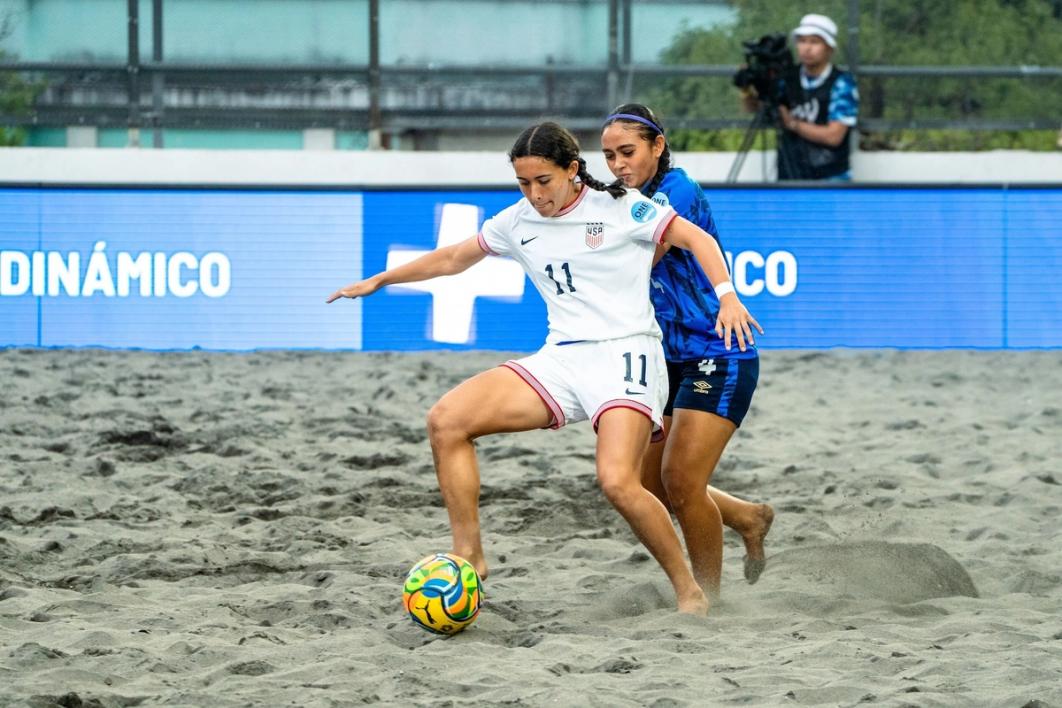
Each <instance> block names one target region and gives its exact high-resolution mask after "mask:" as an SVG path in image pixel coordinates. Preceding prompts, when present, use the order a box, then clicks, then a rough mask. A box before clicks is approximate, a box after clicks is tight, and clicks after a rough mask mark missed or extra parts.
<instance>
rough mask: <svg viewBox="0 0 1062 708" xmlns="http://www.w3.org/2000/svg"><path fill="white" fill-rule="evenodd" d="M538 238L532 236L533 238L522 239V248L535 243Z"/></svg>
mask: <svg viewBox="0 0 1062 708" xmlns="http://www.w3.org/2000/svg"><path fill="white" fill-rule="evenodd" d="M536 238H538V236H532V237H531V238H522V239H520V245H521V246H526V245H527V244H529V243H531V242H532V241H534V240H535V239H536Z"/></svg>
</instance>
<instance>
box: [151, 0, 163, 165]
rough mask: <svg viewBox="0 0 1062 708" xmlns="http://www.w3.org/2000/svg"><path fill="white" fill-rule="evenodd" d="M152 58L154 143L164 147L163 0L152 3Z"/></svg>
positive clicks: (155, 145)
mask: <svg viewBox="0 0 1062 708" xmlns="http://www.w3.org/2000/svg"><path fill="white" fill-rule="evenodd" d="M151 59H152V62H153V63H154V64H155V70H154V71H153V72H152V74H151V112H152V116H151V124H152V126H153V127H154V131H153V132H154V135H152V145H153V146H154V147H156V148H161V147H163V140H162V110H163V106H162V88H163V87H162V84H163V81H164V80H165V76H164V75H163V73H162V68H161V66H160V64H162V0H153V1H152V5H151Z"/></svg>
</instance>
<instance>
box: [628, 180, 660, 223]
mask: <svg viewBox="0 0 1062 708" xmlns="http://www.w3.org/2000/svg"><path fill="white" fill-rule="evenodd" d="M617 201H618V202H620V206H621V208H622V210H623V212H624V215H625V217H626V218H627V220H628V221H634V222H636V223H639V224H644V223H646V222H647V221H651V220H652V219H653V218H655V217H656V215H657V214H658V213H659V212H660V209H661V206H660V205H659V204H654V203H653V201H652V200H651V199H649V198H648V197H646V196H645V195H644V194H642V193H641V192H639V191H638V190H637V189H628V190H627V193H626V194H624V195H623V196H622V197H620V198H619V199H618V200H617Z"/></svg>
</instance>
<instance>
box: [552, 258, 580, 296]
mask: <svg viewBox="0 0 1062 708" xmlns="http://www.w3.org/2000/svg"><path fill="white" fill-rule="evenodd" d="M561 270H563V271H564V275H565V276H566V277H567V280H568V292H570V293H574V292H575V286H574V285H572V272H571V271H570V270H569V269H568V264H567V263H562V264H561ZM546 275H548V276H549V279H550V280H552V281H553V284H554V285H556V286H557V294H558V295H563V294H564V289H563V288H562V287H561V284H560V283H558V282H557V279H556V278H554V277H553V264H552V263H551V264H549V265H548V266H546Z"/></svg>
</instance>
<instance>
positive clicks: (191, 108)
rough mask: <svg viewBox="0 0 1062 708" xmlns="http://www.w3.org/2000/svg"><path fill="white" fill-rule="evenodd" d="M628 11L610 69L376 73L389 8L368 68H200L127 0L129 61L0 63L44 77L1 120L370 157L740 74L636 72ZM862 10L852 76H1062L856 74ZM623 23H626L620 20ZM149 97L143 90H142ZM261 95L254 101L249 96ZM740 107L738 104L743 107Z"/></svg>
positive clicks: (959, 124) (854, 1) (910, 122)
mask: <svg viewBox="0 0 1062 708" xmlns="http://www.w3.org/2000/svg"><path fill="white" fill-rule="evenodd" d="M631 2H632V0H608V33H609V42H608V58H607V63H606V64H605V65H602V66H596V67H587V66H569V65H555V64H544V65H535V66H503V65H480V66H457V65H450V66H439V65H435V64H432V65H419V66H414V65H403V66H386V65H381V63H380V58H379V57H380V51H379V50H380V27H379V16H380V13H379V0H370V1H369V8H368V23H367V24H368V35H369V36H368V39H369V42H368V46H369V60H368V63H366V64H351V65H319V64H294V65H293V64H255V65H232V64H203V63H176V62H166V61H164V59H163V56H164V52H163V44H162V37H163V32H162V18H163V0H153V4H152V20H151V22H152V36H153V43H152V55H151V59H150V60H149V61H143V60H142V59H141V56H140V47H139V23H140V18H139V5H138V2H137V0H128V1H127V5H128V13H127V14H128V17H127V20H128V51H127V58H126V61H125V62H110V63H108V62H100V63H78V62H21V61H13V62H0V71H12V72H19V73H21V74H28V75H36V76H40V77H43V81H41V83H42V85H43V86H44V89H43V91H42V93H41V95H40V97H39V98H38V100H37V101H36V103H35V105H34V106H33V108H32V110H31V111H30V112H29V113H27V114H26V115H22V116H0V122H2V123H3V124H7V125H22V126H70V125H93V126H98V127H125V128H131V129H149V130H153V131H154V144H155V145H156V146H161V144H162V137H161V135H162V129H163V128H228V127H254V128H315V127H329V128H334V129H337V130H359V131H367V132H368V133H369V135H370V145H371V146H375V145H379V143H380V139H381V135H383V134H385V133H388V132H394V131H406V130H414V131H416V130H423V131H438V130H460V129H467V128H468V127H469V126H470V125H474V126H475V127H476V128H505V129H509V128H518V127H522V126H524V125H526V124H527V123H528V122H529V121H531V120H534V119H537V118H539V117H541V116H543V115H553V116H563V118H564V120H565V122H566V124H568V125H569V126H570V127H572V128H575V129H577V130H578V129H591V128H595V127H597V126H598V125H599V121H600V117H601V116H602V115H603V114H604V112H605V111H607V110H608V109H610V108H611V107H612V106H614V105H616V104H617V103H619V102H621V101H623V100H629V99H630V98H631V97H632V95H631V92H632V86H633V84H634V83H635V82H636V81H638V80H649V81H654V82H658V81H662V80H668V79H681V78H688V77H713V78H715V79H719V80H724V79H725V80H729V78H730V77H731V76H732V75H733V73H734V71H735V70H736V68H737V67H736V66H733V65H719V64H708V65H663V64H639V63H633V62H632V61H631V52H630V47H631V44H630V43H631V37H630V26H631V24H630V5H631ZM858 17H859V1H858V0H849V17H848V21H849V41H848V47H847V58H848V62H849V66H850V69H851V70H853V72H854V73H855V74H856V75H857V77H860V78H863V77H866V78H937V79H939V78H992V79H1016V80H1018V79H1020V80H1030V79H1035V80H1040V79H1059V78H1062V67H1040V66H894V65H862V64H860V62H859V37H858ZM621 18H622V22H621V21H620V19H621ZM145 86H147V87H149V88H148V90H147V91H146V92H145V91H144V87H145ZM252 94H253V95H252ZM735 104H736V102H735ZM747 123H748V116H745V115H742V114H740V113H739V112H738V111H737V110H736V109H735V110H734V112H733V114H732V115H723V116H714V117H709V116H703V117H687V118H672V119H671V120H670V121H669V126H670V127H672V128H690V129H719V128H741V127H744V126H745V125H747ZM860 125H861V127H862V128H863V129H865V130H893V129H897V128H965V129H972V130H1024V129H1057V128H1058V118H1057V117H1055V116H1049V117H1043V118H1039V117H1017V118H1013V119H987V120H986V119H971V118H968V117H966V118H914V117H911V118H905V119H863V120H861V121H860Z"/></svg>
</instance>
